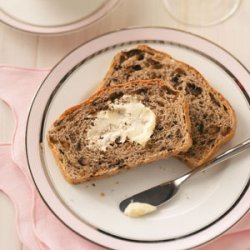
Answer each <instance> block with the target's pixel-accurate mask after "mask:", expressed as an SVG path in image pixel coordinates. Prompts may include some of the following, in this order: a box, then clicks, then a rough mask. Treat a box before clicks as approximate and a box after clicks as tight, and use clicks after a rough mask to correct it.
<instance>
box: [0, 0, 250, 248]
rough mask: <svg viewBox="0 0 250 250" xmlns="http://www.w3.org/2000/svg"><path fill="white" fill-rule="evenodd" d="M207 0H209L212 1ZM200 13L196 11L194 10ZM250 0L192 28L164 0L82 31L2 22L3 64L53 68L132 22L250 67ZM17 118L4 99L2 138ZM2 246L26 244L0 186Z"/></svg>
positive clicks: (140, 3) (137, 2) (145, 1)
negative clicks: (180, 33)
mask: <svg viewBox="0 0 250 250" xmlns="http://www.w3.org/2000/svg"><path fill="white" fill-rule="evenodd" d="M207 1H208V0H207ZM194 15H195V13H194ZM249 23H250V0H242V3H241V5H240V7H239V9H238V10H237V12H236V13H235V14H234V15H233V16H232V17H231V18H229V19H228V20H226V21H225V22H223V23H221V24H218V25H215V26H210V27H190V26H187V25H183V24H181V23H178V22H177V21H175V20H173V18H172V17H171V16H170V15H169V14H168V12H167V11H166V10H165V8H164V5H163V2H162V1H161V0H122V1H121V2H120V3H119V4H118V5H117V6H116V7H115V9H113V10H112V12H111V13H109V14H108V15H106V16H105V17H104V18H102V19H101V20H99V21H97V22H96V23H94V24H92V25H90V26H88V27H87V28H84V29H81V30H79V31H77V32H74V33H70V34H67V35H61V36H37V35H34V34H29V33H25V32H20V31H18V30H15V29H13V28H11V27H8V26H7V25H5V24H2V23H0V64H8V65H15V66H21V67H32V68H43V67H46V68H47V67H52V66H53V65H54V64H55V63H57V61H58V60H60V59H61V58H62V57H63V56H64V55H65V54H66V53H68V52H69V51H71V50H72V49H74V48H75V47H76V46H78V45H79V44H81V43H83V42H85V41H87V40H89V39H91V38H93V37H95V36H98V35H101V34H103V33H106V32H109V31H113V30H117V29H121V28H126V27H129V26H164V27H173V28H178V29H183V30H186V31H191V32H193V33H195V34H198V35H201V36H203V37H205V38H208V39H210V40H212V41H214V42H215V43H217V44H219V45H221V46H222V47H224V48H225V49H226V50H228V51H229V52H230V53H232V54H233V55H235V56H236V57H237V58H238V59H239V60H240V61H241V62H242V63H243V64H244V65H245V66H246V67H247V68H248V69H250V49H249V45H250V26H249ZM12 129H13V119H12V117H11V114H10V112H9V109H8V107H7V106H6V105H5V104H4V103H3V102H1V101H0V142H10V135H11V132H12ZM0 249H1V250H20V249H23V250H25V249H27V248H26V247H25V246H23V245H22V243H21V242H20V241H19V240H18V236H17V232H16V225H15V210H14V207H13V205H12V203H11V202H10V201H9V199H8V197H7V196H6V195H5V194H4V193H2V192H1V191H0Z"/></svg>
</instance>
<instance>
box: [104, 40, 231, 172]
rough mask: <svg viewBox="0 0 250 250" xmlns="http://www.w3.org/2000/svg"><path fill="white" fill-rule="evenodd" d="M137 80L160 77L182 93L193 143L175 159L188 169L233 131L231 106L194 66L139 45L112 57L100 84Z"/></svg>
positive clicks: (229, 137)
mask: <svg viewBox="0 0 250 250" xmlns="http://www.w3.org/2000/svg"><path fill="white" fill-rule="evenodd" d="M137 79H162V80H164V81H167V82H170V83H171V85H172V86H173V88H175V89H176V90H178V91H180V92H182V93H183V94H184V95H185V98H186V100H187V102H188V105H189V110H190V120H191V137H192V140H193V145H192V147H191V148H190V149H189V150H188V151H187V152H186V153H181V154H180V155H179V156H178V158H180V159H181V160H183V161H185V162H186V163H187V164H188V165H189V166H190V167H191V168H196V167H198V166H200V165H202V164H204V163H205V162H207V161H208V160H209V159H210V158H211V157H212V156H213V155H214V154H215V153H216V152H217V151H218V149H219V148H220V146H221V145H223V144H224V143H226V142H228V141H229V140H230V139H231V138H232V137H233V135H234V134H235V130H236V117H235V112H234V110H233V108H232V107H231V105H230V104H229V102H228V101H227V100H226V99H225V98H224V97H223V96H222V95H221V94H220V93H218V92H217V91H216V90H215V89H213V88H212V87H211V86H210V85H209V84H208V82H207V81H206V80H205V79H204V77H203V76H202V75H201V74H200V73H199V72H198V71H197V70H195V69H194V68H193V67H191V66H189V65H187V64H185V63H183V62H180V61H177V60H176V59H174V58H172V57H171V56H170V55H168V54H166V53H164V52H161V51H157V50H155V49H152V48H150V47H148V46H146V45H139V46H137V47H136V48H133V49H131V50H127V51H122V52H120V53H118V54H117V55H116V56H115V57H114V59H113V62H112V64H111V67H110V69H109V71H108V72H107V74H106V76H105V78H104V80H103V83H102V86H103V87H107V86H118V85H119V84H121V83H123V82H126V81H133V80H137Z"/></svg>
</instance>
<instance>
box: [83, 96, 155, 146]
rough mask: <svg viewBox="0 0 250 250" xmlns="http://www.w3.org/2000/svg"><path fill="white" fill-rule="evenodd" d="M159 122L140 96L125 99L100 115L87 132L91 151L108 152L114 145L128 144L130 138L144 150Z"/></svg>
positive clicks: (111, 105)
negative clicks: (108, 148) (156, 123)
mask: <svg viewBox="0 0 250 250" xmlns="http://www.w3.org/2000/svg"><path fill="white" fill-rule="evenodd" d="M155 121H156V116H155V114H154V112H153V111H152V110H151V109H150V108H148V107H146V106H145V105H143V104H142V103H141V102H140V101H138V100H137V98H136V96H129V95H124V96H123V97H121V98H120V99H118V100H116V101H115V102H114V103H111V104H109V106H108V109H107V110H102V111H100V112H98V113H97V117H96V119H95V120H94V125H93V126H92V127H90V129H89V130H88V131H87V140H88V141H89V143H88V147H89V148H91V149H100V150H102V151H105V150H106V148H107V147H108V146H109V145H110V144H111V143H113V142H115V141H116V142H117V143H124V142H125V141H126V138H128V139H129V140H130V141H134V142H137V143H139V144H141V145H143V146H144V145H145V144H146V142H147V141H148V140H149V139H150V136H151V135H152V134H153V131H154V128H155Z"/></svg>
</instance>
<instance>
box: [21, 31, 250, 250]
mask: <svg viewBox="0 0 250 250" xmlns="http://www.w3.org/2000/svg"><path fill="white" fill-rule="evenodd" d="M138 43H146V44H149V45H150V46H152V47H153V48H156V49H159V50H162V51H165V52H167V53H169V54H171V55H172V56H173V57H174V58H176V59H178V60H181V61H184V62H186V63H188V64H190V65H192V66H194V67H195V68H197V69H198V70H199V71H200V72H201V73H202V74H203V75H204V77H205V78H206V79H207V80H208V81H209V82H210V84H211V85H212V86H213V87H214V88H216V89H217V90H218V91H219V92H221V93H222V94H223V95H224V96H225V97H226V98H227V99H228V100H229V101H230V103H231V104H232V106H233V107H234V109H235V111H236V115H237V119H238V127H237V132H236V136H235V137H234V139H233V140H232V141H231V142H230V143H228V144H227V145H226V146H224V148H223V149H224V150H225V149H227V148H229V147H231V146H233V145H236V144H237V143H240V142H241V141H243V140H244V139H246V138H249V137H250V130H249V124H250V110H249V100H250V99H249V95H248V93H250V85H249V81H250V76H249V73H248V72H247V70H246V69H245V68H244V67H243V66H242V65H241V64H240V63H239V62H238V61H237V60H236V59H235V58H234V57H233V56H231V55H230V54H229V53H227V52H226V51H224V50H223V49H221V48H219V47H218V46H216V45H215V44H213V43H211V42H209V41H207V40H205V39H203V38H200V37H197V36H195V35H192V34H190V33H184V32H182V31H178V30H171V29H164V28H136V29H129V30H122V31H119V32H114V33H110V34H107V35H104V36H101V37H99V38H96V39H94V40H92V41H90V42H88V43H86V44H84V45H82V46H80V47H79V48H77V49H76V50H74V51H73V52H71V53H70V54H69V55H67V56H66V57H65V58H64V59H63V60H62V61H61V62H59V63H58V64H57V65H56V66H55V68H54V69H53V70H52V71H51V73H50V74H49V76H48V77H47V79H46V80H45V81H44V82H43V84H42V85H41V87H40V89H39V91H38V92H37V94H36V97H35V99H34V101H33V104H32V107H31V110H30V115H29V120H28V123H27V135H26V149H27V159H28V162H29V166H30V170H31V173H32V176H33V178H34V182H35V184H36V186H37V188H38V190H39V192H40V193H41V196H42V197H43V199H44V200H45V202H46V203H47V205H48V206H49V208H50V209H51V210H52V211H53V212H54V213H55V214H56V215H57V216H58V218H59V219H61V220H62V221H63V222H64V223H65V224H66V225H67V226H68V227H69V228H71V229H72V230H74V231H75V232H77V233H78V234H80V235H82V236H83V237H86V238H87V239H90V240H92V241H94V242H96V243H98V244H101V245H103V246H105V247H109V248H114V249H152V247H156V246H157V249H186V248H190V247H194V246H197V245H200V244H203V243H205V242H207V241H209V240H211V239H213V238H215V237H217V236H218V235H220V234H221V233H223V232H224V231H226V230H227V229H228V228H230V227H231V226H232V225H233V224H235V223H236V222H237V221H238V220H239V219H240V218H241V217H242V216H243V215H244V214H245V213H246V212H247V211H248V209H249V207H250V190H249V179H250V156H249V153H247V152H246V153H242V154H241V155H240V156H239V157H236V158H234V159H231V160H229V161H227V162H226V163H224V164H223V165H222V166H220V167H218V168H214V169H211V170H209V171H207V172H205V173H202V174H200V175H197V176H195V177H194V178H193V179H191V180H190V181H189V182H187V183H186V184H185V186H183V188H182V189H181V190H180V193H179V194H178V196H177V197H176V198H175V199H173V200H172V201H171V202H169V203H168V204H167V205H166V206H164V207H162V208H161V209H159V211H157V212H156V213H153V214H151V215H149V216H146V217H142V218H138V219H133V218H128V217H126V216H125V215H123V214H122V213H121V212H120V211H119V209H118V204H119V202H120V201H121V200H122V199H124V198H126V197H128V196H129V195H132V194H134V193H135V192H138V191H142V190H144V189H146V188H149V187H152V186H154V185H156V184H159V183H161V182H163V181H166V180H169V179H172V178H175V177H177V176H179V175H180V174H183V173H184V172H186V171H188V169H187V168H186V167H185V166H184V164H182V163H181V162H179V161H177V160H175V159H168V160H162V161H159V162H156V163H152V164H149V165H148V166H145V167H142V168H138V169H135V170H131V171H129V172H126V173H122V174H119V175H116V176H113V177H110V178H106V179H103V180H98V181H94V182H90V183H86V184H81V185H77V186H74V185H70V184H68V183H67V182H66V181H65V180H64V179H63V177H62V175H61V174H60V172H59V169H58V167H57V166H56V163H55V161H54V158H53V156H52V154H51V152H50V150H49V148H48V145H47V142H46V138H45V136H46V131H47V130H48V128H49V126H50V125H51V124H52V122H53V121H54V120H55V119H56V118H57V117H58V116H59V115H60V114H61V113H62V112H63V111H64V110H65V109H67V108H69V107H71V106H73V105H75V104H77V103H79V102H81V101H82V100H83V99H85V98H87V97H88V96H89V95H90V94H91V93H92V92H93V91H94V90H95V89H96V87H97V84H98V82H100V80H101V79H102V77H103V76H104V75H105V72H106V71H107V69H108V67H109V65H110V62H111V60H112V58H113V56H114V55H115V54H116V53H117V52H118V51H120V50H122V49H128V48H132V47H134V46H135V45H136V44H138ZM40 143H42V144H43V149H44V150H40V147H39V145H40Z"/></svg>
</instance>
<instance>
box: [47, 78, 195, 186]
mask: <svg viewBox="0 0 250 250" xmlns="http://www.w3.org/2000/svg"><path fill="white" fill-rule="evenodd" d="M138 83H143V84H144V85H150V84H157V85H159V86H166V83H165V82H163V81H162V80H159V79H157V80H137V81H131V82H128V83H125V84H122V86H123V87H129V86H132V85H134V84H138ZM168 87H169V88H170V89H171V90H172V91H173V92H174V93H175V94H176V95H178V96H180V98H182V100H183V101H182V109H183V112H184V114H185V117H186V119H185V127H186V128H187V131H188V133H186V134H185V138H184V139H185V142H186V143H185V144H184V145H183V147H181V148H176V149H175V151H174V152H171V153H169V152H159V153H158V154H157V155H155V156H151V157H148V158H146V159H145V160H144V161H143V162H141V163H140V164H133V162H131V164H130V165H127V166H126V167H124V168H113V169H111V170H110V171H105V172H103V171H98V172H97V174H95V175H94V176H91V177H87V178H86V176H77V178H75V177H72V176H71V175H70V174H69V173H68V172H67V171H66V169H65V166H64V164H63V163H62V162H61V161H60V153H59V151H58V149H57V147H56V146H55V145H54V144H53V143H52V142H51V140H50V138H49V133H48V134H47V141H48V145H49V147H50V148H51V151H52V153H53V155H54V158H55V159H56V163H57V165H58V166H59V168H60V171H61V173H62V175H63V176H64V178H65V179H66V180H67V181H68V182H69V183H71V184H79V183H82V182H85V181H90V180H94V179H99V178H102V177H107V176H111V175H114V174H117V173H120V172H123V171H125V170H128V169H133V168H136V167H139V166H142V165H145V164H147V163H150V162H153V161H156V160H160V159H165V158H167V157H169V156H173V155H174V156H175V155H178V154H179V153H181V152H186V151H187V150H188V149H189V148H190V147H191V145H192V139H191V136H190V132H191V123H190V119H189V106H188V103H187V101H186V100H185V97H184V95H183V94H182V93H180V92H178V91H176V90H175V89H174V88H173V87H172V86H171V85H168ZM120 88H121V85H119V86H111V87H108V88H105V89H104V88H102V89H99V90H98V91H97V92H95V93H94V94H93V95H92V96H90V97H89V98H88V99H87V100H85V101H83V102H81V103H80V104H78V105H75V106H73V107H71V108H69V109H67V110H65V111H64V112H63V113H62V114H61V115H60V116H59V118H58V119H57V120H56V121H55V122H54V123H53V124H52V126H51V128H50V129H49V131H50V130H51V129H53V127H54V126H55V125H56V124H57V123H59V122H60V121H61V120H63V119H64V118H65V117H66V116H67V115H68V114H69V113H72V112H73V111H74V110H77V109H79V108H80V107H82V106H86V105H88V104H89V103H91V102H92V101H94V100H95V99H96V98H98V97H100V96H102V95H103V93H104V92H107V91H110V90H117V91H119V89H120ZM65 157H66V156H65Z"/></svg>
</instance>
